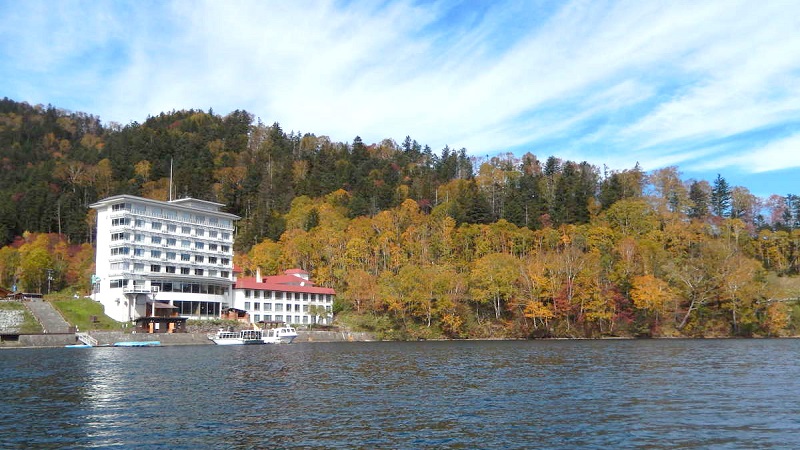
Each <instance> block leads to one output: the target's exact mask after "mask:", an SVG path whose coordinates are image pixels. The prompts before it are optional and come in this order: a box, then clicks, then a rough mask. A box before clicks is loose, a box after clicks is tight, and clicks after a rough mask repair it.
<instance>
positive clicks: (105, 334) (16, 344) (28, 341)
mask: <svg viewBox="0 0 800 450" xmlns="http://www.w3.org/2000/svg"><path fill="white" fill-rule="evenodd" d="M89 334H90V335H91V336H92V337H93V338H95V339H97V342H98V344H99V345H112V344H114V343H116V342H131V341H137V342H142V341H160V342H161V345H213V344H214V343H213V342H212V341H211V340H209V339H208V337H207V335H206V334H205V333H175V334H167V333H161V334H146V333H134V334H131V333H122V332H118V331H93V332H91V333H89ZM297 334H298V336H297V339H295V342H298V343H299V342H355V341H374V340H375V339H374V336H373V335H372V334H371V333H360V332H359V333H353V332H347V331H344V332H343V331H298V332H297ZM80 343H81V342H80V341H79V340H78V338H76V337H75V335H74V334H70V333H65V334H22V335H19V339H18V340H16V341H11V340H3V341H0V349H2V348H25V347H64V346H66V345H72V344H80Z"/></svg>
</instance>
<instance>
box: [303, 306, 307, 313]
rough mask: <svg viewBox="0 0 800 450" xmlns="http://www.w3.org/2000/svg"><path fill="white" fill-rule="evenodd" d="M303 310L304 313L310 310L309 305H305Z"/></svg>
mask: <svg viewBox="0 0 800 450" xmlns="http://www.w3.org/2000/svg"><path fill="white" fill-rule="evenodd" d="M303 312H304V313H307V312H308V305H303Z"/></svg>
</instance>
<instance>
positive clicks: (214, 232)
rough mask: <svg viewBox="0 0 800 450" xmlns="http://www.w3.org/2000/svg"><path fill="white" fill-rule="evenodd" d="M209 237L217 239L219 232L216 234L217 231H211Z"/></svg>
mask: <svg viewBox="0 0 800 450" xmlns="http://www.w3.org/2000/svg"><path fill="white" fill-rule="evenodd" d="M208 237H212V238H216V237H217V232H216V231H213V230H212V231H209V232H208Z"/></svg>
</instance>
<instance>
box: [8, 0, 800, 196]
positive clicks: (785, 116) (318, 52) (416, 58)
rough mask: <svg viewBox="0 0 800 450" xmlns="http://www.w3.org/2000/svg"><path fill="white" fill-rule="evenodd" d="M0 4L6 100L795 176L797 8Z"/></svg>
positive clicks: (726, 1)
mask: <svg viewBox="0 0 800 450" xmlns="http://www.w3.org/2000/svg"><path fill="white" fill-rule="evenodd" d="M0 15H2V16H3V17H4V20H3V21H2V23H0V61H3V62H1V63H0V76H2V78H3V79H4V90H5V91H6V92H2V93H0V95H7V96H9V97H12V98H15V99H17V100H26V101H31V102H44V103H53V104H55V105H57V106H61V107H65V108H69V109H74V110H82V111H86V112H90V113H95V114H99V115H100V116H101V118H102V119H104V120H107V121H111V120H113V121H117V122H120V123H122V124H125V123H128V122H130V121H142V120H143V119H144V118H145V117H146V116H147V115H150V114H157V113H159V112H161V111H169V110H172V109H183V108H203V109H207V108H213V109H214V110H215V111H216V112H218V113H223V114H224V113H227V112H229V111H232V110H234V109H246V110H248V111H250V112H252V113H254V114H256V115H257V116H259V117H260V118H261V119H262V120H263V121H265V122H267V123H271V122H273V121H278V122H280V123H281V124H282V125H283V126H284V128H286V129H294V130H301V131H304V132H305V131H307V132H314V133H316V134H325V135H329V136H331V137H332V138H333V139H335V140H351V139H352V138H353V137H355V136H356V135H361V136H362V138H364V140H365V141H367V142H375V141H379V140H381V139H383V138H393V139H396V140H402V139H403V138H404V137H405V136H406V135H411V136H412V137H413V138H415V139H417V140H418V141H420V142H421V143H424V144H429V145H430V146H431V147H432V148H434V149H435V150H438V149H440V148H442V147H444V146H445V145H449V146H451V147H455V148H461V147H465V148H467V149H468V151H470V152H471V153H474V154H479V155H483V154H492V153H495V152H506V151H509V150H512V151H515V152H518V153H519V152H524V151H531V152H534V153H537V154H539V155H540V156H549V155H551V154H553V155H557V156H562V157H565V158H570V159H576V160H588V161H590V162H593V163H596V164H607V165H608V166H610V167H612V168H618V169H623V168H629V167H632V165H633V164H634V163H635V162H637V161H638V162H640V163H641V164H642V165H643V167H644V168H645V169H648V170H649V169H655V168H657V167H661V166H663V165H679V166H681V167H685V168H687V169H689V170H690V171H696V172H697V173H701V172H703V171H708V172H714V171H720V170H722V169H725V170H729V171H731V172H733V173H743V174H746V173H749V172H750V173H752V172H759V171H771V170H775V169H778V168H781V169H784V170H785V169H786V168H792V167H795V168H800V158H798V157H797V156H794V155H796V154H800V152H797V151H794V150H792V149H794V148H796V147H797V143H798V142H797V136H798V135H800V33H798V31H797V30H800V5H796V4H794V3H792V2H754V1H743V0H742V1H737V0H719V1H707V2H688V1H686V2H682V1H671V2H642V1H624V0H621V1H602V0H599V1H598V0H593V1H589V0H574V1H569V2H556V1H547V0H543V1H513V0H509V1H502V2H493V3H487V4H484V3H483V2H477V4H470V3H469V2H466V3H462V2H447V1H443V2H439V1H431V2H412V1H408V2H388V3H385V4H381V3H378V2H371V1H360V0H355V1H345V2H340V1H333V0H329V1H323V2H261V1H245V0H242V1H235V2H213V1H204V2H189V1H174V2H169V3H168V2H130V3H128V2H80V1H74V2H70V1H62V2H57V3H52V2H44V1H41V2H37V1H29V2H14V1H10V0H0ZM767 158H768V160H766V159H767ZM790 190H791V189H790V188H787V189H785V191H790Z"/></svg>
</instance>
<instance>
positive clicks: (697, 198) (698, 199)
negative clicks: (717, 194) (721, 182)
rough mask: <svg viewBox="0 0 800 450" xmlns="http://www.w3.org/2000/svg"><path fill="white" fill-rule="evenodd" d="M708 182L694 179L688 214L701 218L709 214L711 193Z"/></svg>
mask: <svg viewBox="0 0 800 450" xmlns="http://www.w3.org/2000/svg"><path fill="white" fill-rule="evenodd" d="M708 191H709V189H708V183H704V182H698V181H693V182H692V184H691V185H690V186H689V200H690V201H691V206H690V207H689V212H688V214H687V215H688V216H689V217H691V218H693V219H700V218H703V217H705V216H707V215H708V208H709V201H710V195H709V192H708Z"/></svg>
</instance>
